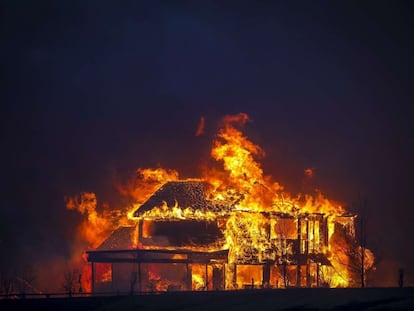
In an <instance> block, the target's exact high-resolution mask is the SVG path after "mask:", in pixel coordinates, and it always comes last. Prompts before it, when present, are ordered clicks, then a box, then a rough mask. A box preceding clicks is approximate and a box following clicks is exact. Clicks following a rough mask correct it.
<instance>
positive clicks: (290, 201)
mask: <svg viewBox="0 0 414 311" xmlns="http://www.w3.org/2000/svg"><path fill="white" fill-rule="evenodd" d="M249 121H250V118H249V116H248V115H247V114H245V113H240V114H237V115H231V116H226V117H224V118H223V120H222V126H221V129H220V130H219V132H218V134H217V136H216V137H215V139H214V141H213V144H212V150H211V157H212V158H213V159H214V160H215V161H216V164H221V165H222V168H218V167H217V166H214V167H208V168H206V169H205V170H204V171H203V172H202V178H200V179H192V180H194V181H203V182H207V183H208V184H209V185H211V186H212V188H211V189H209V190H208V193H207V199H208V202H210V204H211V206H213V207H214V208H212V209H208V210H202V209H197V208H194V207H193V206H180V205H179V203H178V202H177V201H176V202H175V204H173V206H171V204H168V203H167V202H165V201H163V202H162V203H161V204H159V206H156V207H155V208H152V209H149V210H146V211H144V212H143V213H142V214H141V215H140V216H139V217H138V218H136V217H135V218H134V217H133V214H134V212H135V211H136V210H137V209H138V208H139V207H140V206H141V204H143V203H144V202H145V201H146V200H148V198H149V197H150V196H151V195H152V194H153V193H154V192H155V191H157V190H158V189H160V187H161V186H162V185H163V184H165V183H166V182H170V181H178V180H179V175H178V172H177V171H175V170H166V169H162V168H158V169H138V170H137V174H136V176H135V178H134V179H132V180H131V181H130V182H129V183H127V184H126V185H123V186H120V187H119V190H120V192H121V193H122V194H123V195H125V196H128V197H130V198H132V199H133V200H134V201H135V203H134V204H133V206H130V207H127V208H125V210H122V211H116V212H115V211H111V210H109V209H108V208H104V209H103V211H101V212H98V211H97V208H96V207H97V199H96V196H95V195H94V194H93V193H83V194H81V196H80V198H76V197H75V198H67V208H68V209H76V210H78V211H79V212H80V213H82V214H85V215H87V219H86V220H85V222H84V223H82V224H81V226H80V227H79V232H80V235H81V237H82V238H83V239H84V240H86V241H88V242H89V243H90V244H89V245H90V246H91V247H93V248H96V247H97V246H98V245H100V244H101V243H102V241H103V240H104V239H105V238H106V237H107V236H108V234H109V233H110V232H112V231H113V230H115V229H116V228H117V227H119V226H121V225H125V224H134V222H137V221H142V228H141V229H140V230H142V232H141V235H142V237H144V238H151V232H150V227H151V225H152V222H155V221H180V220H199V221H205V222H214V221H217V222H218V223H219V228H220V230H221V231H222V233H223V236H224V240H223V241H222V243H215V244H209V245H204V246H202V247H201V248H203V247H204V248H205V249H207V250H209V251H212V250H218V249H222V250H229V255H228V266H227V268H226V287H227V288H243V287H246V286H251V287H257V286H259V285H260V284H262V283H263V282H264V274H262V272H261V271H262V270H260V269H261V268H259V266H258V264H259V263H261V264H266V263H268V262H271V263H272V266H271V267H269V269H268V271H269V272H268V273H270V276H266V278H267V279H266V282H268V283H269V284H268V286H272V287H289V286H292V284H296V286H330V287H347V286H352V285H353V284H354V283H355V279H357V276H356V273H355V271H352V268H350V267H351V266H352V264H354V265H355V261H357V259H358V258H361V257H362V258H365V260H364V263H363V264H364V268H365V269H366V270H369V269H370V268H371V267H373V264H374V261H375V257H374V255H373V253H372V252H371V251H370V250H369V249H365V248H364V249H362V248H361V247H359V246H358V245H357V243H356V238H355V228H354V220H355V217H348V216H344V215H346V210H345V209H344V207H343V206H342V205H341V204H339V203H337V202H334V201H333V200H330V199H328V198H327V197H326V196H325V195H323V194H322V193H321V192H315V194H314V195H310V194H298V195H296V196H292V195H290V194H289V193H287V192H286V191H285V190H284V188H283V187H282V186H281V185H280V184H279V182H277V181H275V180H273V178H272V176H269V175H265V174H264V171H263V169H262V167H261V165H260V163H259V162H258V159H260V158H262V157H264V156H265V152H264V150H263V149H262V148H261V147H260V146H258V145H256V144H254V143H253V142H251V141H250V140H249V139H248V138H247V137H246V136H245V135H244V134H243V133H242V131H241V130H240V128H242V127H243V126H244V125H245V124H246V123H247V122H249ZM201 122H202V123H201V125H200V126H199V129H198V131H197V133H198V132H200V133H201V132H202V130H201V129H200V128H202V129H203V128H204V126H205V124H204V118H202V121H201ZM304 172H305V175H306V176H308V177H309V178H310V177H312V176H313V173H314V172H313V169H310V168H307V169H305V170H304ZM325 233H326V234H325ZM137 236H138V234H134V235H133V237H132V238H131V246H132V247H139V248H143V246H142V245H141V244H140V241H138V240H137V239H136V237H137ZM146 247H147V248H153V249H155V248H157V247H156V246H153V247H151V246H146ZM167 248H168V247H167ZM186 248H189V249H192V250H197V249H200V246H198V247H195V246H192V245H188V246H187V247H186ZM296 253H297V254H298V255H297V256H299V257H301V258H302V257H303V256H305V255H306V256H308V257H306V258H310V259H307V261H306V262H299V260H298V259H297V258H295V254H296ZM362 254H364V256H362ZM255 265H256V266H255ZM260 267H261V266H260ZM208 268H209V269H210V268H211V267H208ZM154 269H155V268H154ZM154 269H153V270H151V269H150V271H149V272H148V273H149V280H150V281H152V284H155V285H154V286H155V287H156V288H157V289H160V288H163V289H165V288H166V286H167V285H166V283H165V282H166V280H162V279H161V277H160V275H159V274H158V273H157V272H156V270H154ZM207 270H208V269H207V268H206V270H205V271H203V267H197V265H194V266H193V270H192V288H193V289H200V288H202V287H203V286H206V283H207V280H208V279H209V278H210V279H211V275H210V276H209V274H212V272H211V273H210V272H207ZM305 270H306V273H305V272H301V271H305ZM299 272H301V273H299ZM306 274H307V275H308V277H306V278H305V279H304V277H303V275H306ZM167 283H168V282H167Z"/></svg>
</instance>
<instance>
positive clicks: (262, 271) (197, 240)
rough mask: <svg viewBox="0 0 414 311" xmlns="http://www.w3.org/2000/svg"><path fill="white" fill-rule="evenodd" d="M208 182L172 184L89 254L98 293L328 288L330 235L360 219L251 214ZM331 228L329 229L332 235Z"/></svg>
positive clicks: (160, 189) (159, 191) (164, 186)
mask: <svg viewBox="0 0 414 311" xmlns="http://www.w3.org/2000/svg"><path fill="white" fill-rule="evenodd" d="M209 187H210V185H209V184H207V183H206V182H203V181H174V182H167V183H166V184H164V185H163V186H162V187H161V188H159V189H158V190H157V191H156V192H155V193H154V194H153V195H152V196H151V197H150V198H149V199H148V200H147V201H146V202H144V203H143V204H142V205H141V206H139V208H138V209H137V210H136V211H135V213H134V216H135V217H136V218H137V223H136V225H135V226H131V227H120V228H118V229H117V230H115V231H114V232H113V233H112V235H111V236H109V238H108V239H107V240H106V241H104V242H103V243H102V244H101V245H100V246H99V247H98V248H97V249H95V250H93V251H88V252H87V254H88V261H89V262H90V264H91V266H92V276H91V277H92V291H94V292H101V291H119V292H126V291H128V292H130V291H137V292H141V291H169V290H225V289H242V288H261V287H264V288H265V287H271V288H285V287H322V286H329V285H330V284H329V281H330V279H329V273H328V272H329V269H330V268H331V262H330V260H329V258H328V255H327V254H328V251H329V245H328V240H329V235H328V232H329V230H332V228H340V229H341V230H342V231H345V232H349V234H352V231H353V223H354V216H353V215H343V216H340V217H336V218H335V220H334V223H333V225H332V226H331V225H330V223H329V222H331V221H332V220H331V219H330V218H329V216H328V215H324V214H320V213H312V214H310V213H305V214H300V213H296V214H293V213H292V214H287V213H281V212H252V211H249V210H240V209H238V208H237V198H234V200H233V201H232V200H231V199H230V200H227V201H219V202H218V201H215V200H213V199H211V198H210V197H209V195H208V193H209V191H208V190H209ZM330 228H331V229H330Z"/></svg>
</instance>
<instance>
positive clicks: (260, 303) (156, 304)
mask: <svg viewBox="0 0 414 311" xmlns="http://www.w3.org/2000/svg"><path fill="white" fill-rule="evenodd" d="M0 310H1V311H5V310H78V311H82V310H88V311H92V310H152V311H156V310H192V311H193V310H226V311H231V310H246V311H247V310H249V311H263V310H286V311H287V310H291V311H293V310H303V311H304V310H307V311H309V310H341V311H342V310H376V311H378V310H395V311H398V310H414V288H413V287H411V288H366V289H288V290H243V291H226V292H168V293H160V294H150V295H148V294H147V295H132V296H131V295H125V296H123V295H119V296H105V297H72V298H25V299H2V300H0Z"/></svg>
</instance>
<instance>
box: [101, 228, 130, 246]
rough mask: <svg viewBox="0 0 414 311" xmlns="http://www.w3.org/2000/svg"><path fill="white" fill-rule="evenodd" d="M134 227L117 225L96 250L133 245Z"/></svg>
mask: <svg viewBox="0 0 414 311" xmlns="http://www.w3.org/2000/svg"><path fill="white" fill-rule="evenodd" d="M135 229H136V227H119V228H118V229H116V230H115V231H113V232H112V234H111V235H110V236H109V237H108V238H107V239H106V240H105V241H103V242H102V244H101V245H99V246H98V247H97V248H96V250H115V249H129V248H132V247H134V246H135V245H133V244H134V243H133V239H132V237H133V234H134V231H135Z"/></svg>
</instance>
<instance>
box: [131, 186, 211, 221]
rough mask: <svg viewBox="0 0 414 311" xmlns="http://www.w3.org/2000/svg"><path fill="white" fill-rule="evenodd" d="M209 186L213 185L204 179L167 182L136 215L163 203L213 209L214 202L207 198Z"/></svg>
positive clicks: (197, 208) (168, 205) (169, 206)
mask: <svg viewBox="0 0 414 311" xmlns="http://www.w3.org/2000/svg"><path fill="white" fill-rule="evenodd" d="M208 188H211V185H209V184H208V183H207V182H204V181H170V182H167V183H166V184H164V185H163V186H162V187H161V188H160V189H158V190H157V191H156V192H155V193H154V194H153V195H152V196H151V197H150V198H149V199H148V200H147V201H146V202H145V203H144V204H142V205H141V206H140V207H139V208H138V209H137V210H136V212H135V213H134V217H140V216H142V215H144V213H145V212H147V211H150V210H152V209H153V208H156V207H160V206H162V205H163V204H165V205H166V206H167V207H168V208H172V207H174V206H179V207H192V208H193V209H195V210H204V211H205V210H213V204H212V203H211V202H210V201H209V200H207V198H206V190H207V189H208Z"/></svg>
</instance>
